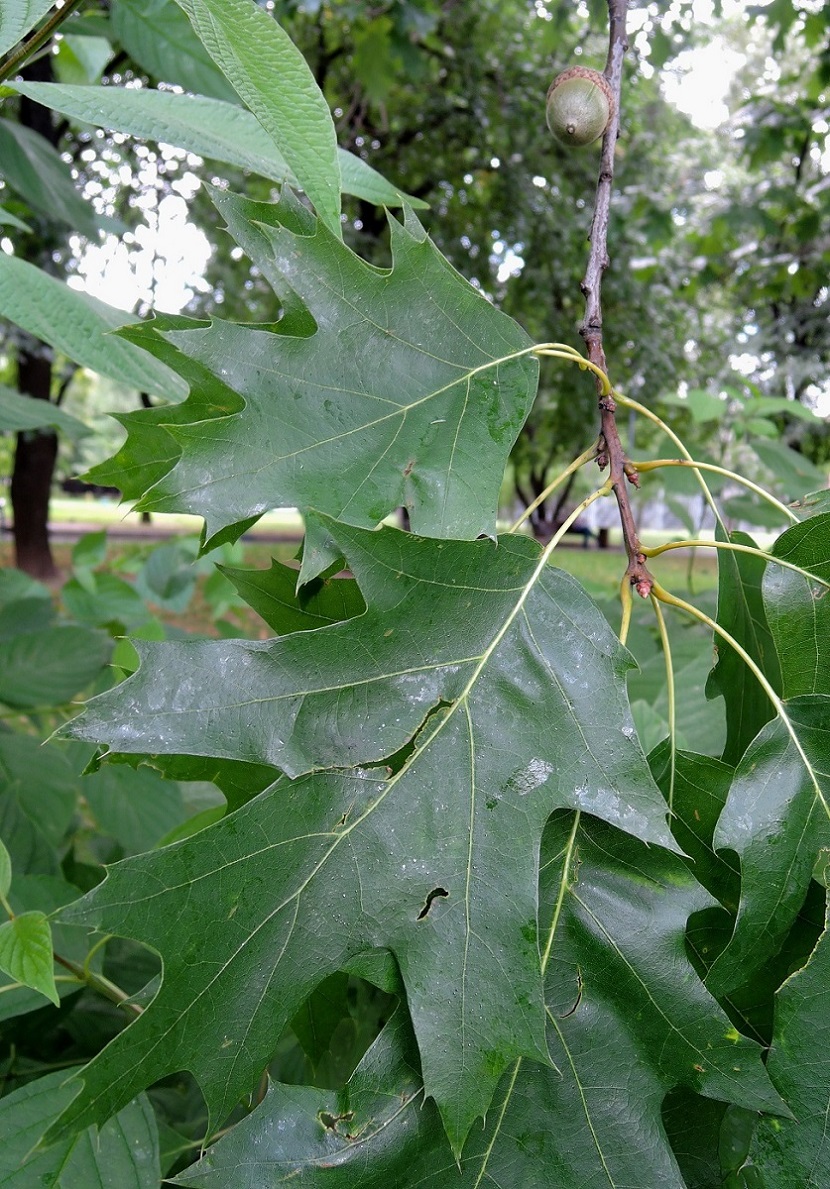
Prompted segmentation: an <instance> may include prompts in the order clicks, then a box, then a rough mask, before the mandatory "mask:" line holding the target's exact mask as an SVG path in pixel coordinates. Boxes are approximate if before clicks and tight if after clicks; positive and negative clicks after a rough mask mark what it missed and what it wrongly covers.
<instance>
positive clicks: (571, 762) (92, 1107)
mask: <svg viewBox="0 0 830 1189" xmlns="http://www.w3.org/2000/svg"><path fill="white" fill-rule="evenodd" d="M327 531H329V532H330V533H331V535H332V537H333V539H334V540H335V541H336V542H337V546H338V548H339V549H340V550H342V552H343V553H345V555H346V557H347V559H348V562H349V566H350V568H351V570H352V572H353V573H354V575H355V577H356V579H357V582H358V584H359V586H360V588H361V591H362V594H363V596H364V598H365V599H366V602H367V608H368V609H367V611H366V612H365V614H363V615H361V616H357V617H356V618H354V619H351V620H347V621H346V622H345V623H342V624H334V625H333V626H331V627H327V628H322V629H319V630H316V631H310V632H307V631H304V632H300V633H297V634H295V635H290V636H285V637H281V638H280V639H278V640H275V641H270V642H269V641H266V642H260V643H256V642H252V643H248V642H246V641H239V640H237V641H214V642H212V643H210V642H202V643H200V644H196V645H195V647H191V646H190V645H185V647H184V648H182V647H181V645H179V644H174V643H170V644H168V645H166V646H164V647H163V648H162V650H161V651H160V652H156V651H155V649H156V646H155V645H149V647H150V649H151V653H148V652H147V651H144V654H143V657H144V659H143V663H142V667H141V669H140V670H139V672H138V674H136V675H135V676H134V677H133V678H132V679H130V680H129V681H128V682H126V683H125V684H124V685H122V686H121V687H119V691H118V693H114V694H112V695H104V696H103V697H102V698H100V699H97V700H95V701H93V702H92V703H91V704H90V707H89V709H88V710H87V712H86V714H85V716H84V717H83V718H82V719H81V720H80V722H79V724H78V725H77V726H76V727H75V728H74V730H75V733H77V734H79V735H81V736H83V737H85V738H92V737H95V738H97V739H99V740H101V741H102V742H105V743H108V744H109V745H110V746H111V747H113V748H114V749H116V750H119V749H120V750H122V751H139V750H148V751H154V752H163V751H165V750H167V751H171V752H174V753H177V754H178V753H181V752H187V751H193V752H195V753H202V754H205V753H209V754H213V755H216V756H228V757H229V758H236V759H243V760H245V761H247V762H258V763H272V764H275V765H277V766H279V767H280V768H282V769H283V770H285V771H288V772H290V773H292V774H299V773H311V774H310V775H306V776H304V777H302V778H300V779H296V780H294V781H293V782H292V781H289V780H287V779H283V780H282V781H279V782H277V783H276V784H275V786H274V787H273V788H272V789H270V790H266V791H265V792H263V793H262V794H260V796H259V797H257V798H256V799H255V800H252V801H250V802H249V803H248V804H247V805H246V806H244V807H243V808H241V809H239V810H238V811H237V812H236V813H233V814H231V815H230V816H228V817H227V818H225V819H223V821H221V822H219V823H217V824H216V825H214V826H212V827H210V828H209V829H207V830H205V831H203V832H202V833H201V834H200V835H199V836H198V839H197V840H196V841H195V843H194V842H183V843H181V844H178V845H176V846H173V847H170V848H167V849H166V850H165V851H163V852H160V853H158V854H155V855H147V856H144V857H142V858H140V859H136V860H128V861H127V862H125V863H123V864H118V865H116V866H115V867H114V868H112V869H111V871H110V873H109V875H108V877H107V880H106V881H105V882H104V883H103V884H101V885H100V886H99V887H98V888H96V889H95V891H94V892H92V893H91V895H90V896H89V897H88V898H86V899H85V900H84V901H81V902H79V905H78V906H77V907H75V908H73V909H71V910H70V914H71V919H73V920H84V921H85V922H87V923H92V922H95V923H96V925H98V926H100V927H101V928H102V929H103V930H104V931H106V932H115V933H119V934H124V935H126V936H129V937H133V938H135V939H136V940H139V941H143V942H145V943H146V944H148V945H150V946H151V947H152V948H153V949H155V950H157V951H158V952H159V953H160V954H161V955H162V957H163V959H164V963H165V973H164V980H163V983H162V987H161V990H160V992H159V995H158V998H157V1000H156V1001H155V1002H154V1003H153V1004H152V1006H151V1007H150V1008H149V1009H148V1010H147V1011H146V1012H145V1013H144V1015H142V1017H141V1018H140V1019H139V1020H138V1021H137V1022H136V1023H135V1024H133V1025H132V1026H131V1027H130V1028H129V1029H128V1030H127V1031H126V1032H125V1033H123V1034H122V1035H121V1036H120V1037H119V1038H117V1040H116V1041H114V1042H113V1044H112V1045H111V1046H110V1047H109V1048H108V1049H107V1050H106V1052H105V1054H102V1055H101V1057H100V1058H98V1059H96V1061H95V1062H93V1064H92V1065H91V1066H90V1067H89V1068H88V1070H87V1071H86V1072H85V1074H84V1079H85V1082H86V1089H85V1092H84V1094H83V1095H82V1096H81V1097H80V1098H79V1100H78V1106H77V1107H74V1106H73V1108H72V1115H73V1118H76V1117H77V1119H82V1120H85V1122H84V1125H86V1123H88V1122H90V1121H92V1120H93V1118H102V1117H106V1116H107V1115H108V1114H109V1113H111V1112H112V1111H114V1110H117V1109H118V1108H119V1106H120V1105H122V1102H123V1101H128V1100H129V1098H131V1097H132V1096H133V1095H134V1094H135V1093H136V1092H137V1091H138V1090H139V1089H140V1088H141V1087H142V1086H144V1085H147V1084H149V1083H150V1082H152V1081H154V1080H155V1079H156V1078H159V1077H162V1076H164V1074H165V1073H168V1072H171V1071H173V1070H177V1069H180V1068H182V1067H186V1068H188V1069H190V1070H192V1072H193V1073H194V1074H195V1075H196V1077H197V1078H198V1079H199V1081H200V1083H201V1085H202V1088H203V1091H204V1093H205V1097H206V1099H207V1101H208V1103H209V1105H210V1108H211V1112H212V1115H213V1116H214V1118H215V1119H217V1120H218V1119H221V1118H224V1117H225V1115H226V1114H227V1112H228V1111H229V1110H230V1109H231V1108H232V1107H233V1105H234V1103H235V1102H236V1101H237V1099H238V1098H239V1097H240V1096H241V1095H242V1094H243V1093H245V1092H246V1091H247V1090H248V1089H249V1088H250V1085H251V1081H252V1079H253V1078H254V1077H255V1076H256V1072H257V1070H261V1068H262V1066H263V1065H264V1064H266V1063H267V1061H268V1059H269V1055H270V1048H271V1045H272V1044H273V1042H274V1039H275V1037H276V1036H277V1035H278V1034H279V1031H280V1027H281V1024H280V1021H283V1023H285V1022H288V1021H289V1020H290V1019H291V1018H292V1016H293V1014H294V1013H295V1012H296V1010H297V1009H298V1008H299V1006H300V1005H301V1003H302V1002H303V1000H304V999H305V997H306V996H307V995H308V994H309V993H310V991H311V990H313V988H314V986H315V985H316V984H317V983H318V982H319V981H320V980H321V979H322V978H324V977H325V976H326V975H327V974H330V973H333V972H334V971H335V970H338V969H341V968H342V967H343V963H344V962H345V961H346V960H348V959H349V958H350V957H351V956H353V955H355V954H357V953H359V952H362V951H364V950H367V949H378V948H380V949H385V950H390V951H391V952H392V953H393V954H394V955H395V957H396V959H397V961H398V964H399V966H400V968H401V972H402V975H403V979H404V983H405V985H406V992H407V1002H408V1005H409V1009H410V1012H411V1013H412V1017H413V1020H414V1023H415V1031H416V1035H417V1037H418V1044H419V1047H420V1051H421V1060H422V1064H423V1069H424V1078H425V1084H426V1089H427V1093H428V1094H429V1095H430V1096H431V1097H433V1098H435V1100H436V1101H437V1103H438V1105H439V1108H440V1112H441V1115H442V1119H443V1121H444V1125H445V1127H446V1128H447V1131H448V1133H449V1135H450V1139H451V1142H452V1145H453V1147H454V1148H455V1149H458V1148H459V1147H460V1145H461V1144H462V1142H463V1140H464V1138H465V1136H466V1135H467V1133H468V1131H469V1129H470V1127H471V1125H472V1123H473V1121H474V1120H475V1119H476V1117H477V1116H479V1115H482V1114H484V1113H485V1112H486V1111H487V1109H488V1107H489V1105H490V1101H491V1098H492V1095H493V1092H494V1089H495V1086H496V1084H497V1082H498V1080H499V1078H500V1076H501V1075H502V1073H503V1072H504V1070H505V1068H506V1067H507V1066H508V1064H509V1063H510V1062H511V1061H512V1060H514V1059H515V1058H516V1057H517V1056H529V1057H531V1058H533V1059H535V1060H537V1061H542V1062H545V1061H546V1060H547V1049H546V1042H545V1027H544V1010H543V1003H542V985H541V974H540V966H539V950H538V944H537V941H536V914H537V882H538V879H537V876H538V847H539V839H540V838H541V835H542V831H543V828H544V824H545V821H546V819H547V817H548V815H549V814H550V813H551V812H552V811H553V810H554V809H556V808H559V807H570V808H580V809H585V810H588V811H590V812H592V813H594V814H596V815H598V816H601V817H603V818H605V819H607V820H608V821H610V822H612V823H614V824H615V825H617V826H619V827H620V828H621V829H623V830H627V831H630V832H632V833H635V834H637V835H638V837H640V838H643V839H647V840H649V841H651V842H652V843H658V844H662V845H665V846H668V847H673V846H674V844H673V843H672V840H671V837H670V835H669V833H668V831H667V829H666V826H665V814H666V805H665V801H664V800H663V798H662V796H661V794H660V792H659V790H658V789H657V787H656V785H655V784H654V783H653V781H652V779H651V775H650V773H649V771H648V767H647V765H646V762H645V758H644V756H643V754H642V751H641V750H640V747H639V744H638V742H637V740H636V736H635V732H634V728H633V723H632V721H631V715H630V711H629V708H628V703H627V699H626V696H625V684H624V682H625V673H626V671H627V669H628V668H629V667H630V665H631V659H630V657H629V655H628V653H626V652H625V650H624V649H623V648H622V647H621V645H620V644H619V641H618V640H617V639H616V637H615V636H614V635H613V633H612V631H611V629H610V627H609V625H608V623H607V621H606V620H605V619H604V617H603V616H602V615H601V613H600V611H599V609H598V608H597V607H596V606H595V605H594V604H593V603H592V602H591V600H590V598H589V597H588V596H587V595H586V594H585V592H584V591H583V590H582V589H581V587H579V585H578V584H577V583H576V582H575V581H574V580H573V579H572V578H571V577H570V576H568V575H566V574H564V573H562V572H560V571H558V570H555V569H553V568H551V567H549V566H547V565H546V561H545V555H544V554H543V553H542V551H541V549H540V547H539V545H538V544H536V543H535V542H533V541H530V540H528V539H526V538H519V537H514V536H509V537H504V538H501V539H500V540H499V542H498V543H494V542H491V541H489V540H484V541H475V542H435V541H433V540H425V539H422V538H418V537H416V536H414V535H412V534H409V533H402V532H400V531H398V530H395V529H389V528H386V529H383V530H381V531H379V532H369V531H366V530H361V529H357V528H353V527H350V526H348V525H340V524H336V523H335V522H332V521H327ZM212 644H215V645H217V646H218V648H219V649H220V650H222V651H216V649H214V648H213V647H212ZM141 647H142V649H143V650H145V648H146V647H147V646H145V645H144V644H142V645H141ZM203 647H204V648H206V649H207V651H203ZM211 674H212V675H211ZM406 744H408V745H409V751H408V754H407V755H406V758H405V759H404V760H403V762H402V763H401V764H400V765H398V766H396V767H394V768H387V767H376V768H370V769H367V768H366V767H365V766H361V767H358V766H357V765H365V764H366V763H367V762H374V761H380V760H382V759H384V758H385V757H388V756H392V755H395V753H397V752H399V750H400V749H402V748H403V747H404V745H406ZM347 765H349V766H350V767H348V768H346V766H347ZM351 765H355V766H353V767H351ZM324 766H337V767H338V768H341V769H344V768H345V769H346V770H340V771H323V772H320V771H314V770H315V769H319V768H321V767H324ZM505 839H510V846H509V847H507V846H506V845H505ZM128 885H129V887H130V888H131V891H130V892H129V894H128V893H127V891H126V888H127V886H128ZM137 889H144V893H143V894H142V892H141V891H138V893H137V891H136V890H137ZM67 919H68V918H67ZM183 937H184V938H189V940H187V941H185V942H184V944H183V940H182V939H183ZM449 1038H453V1041H454V1042H455V1043H454V1044H449V1043H448V1040H449ZM125 1095H126V1097H124V1096H125Z"/></svg>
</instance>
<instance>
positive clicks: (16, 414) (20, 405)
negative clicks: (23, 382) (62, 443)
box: [0, 385, 92, 441]
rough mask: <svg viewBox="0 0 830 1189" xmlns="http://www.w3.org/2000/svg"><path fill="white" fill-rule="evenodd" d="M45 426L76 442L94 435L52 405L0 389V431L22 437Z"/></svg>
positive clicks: (84, 426)
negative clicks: (30, 430)
mask: <svg viewBox="0 0 830 1189" xmlns="http://www.w3.org/2000/svg"><path fill="white" fill-rule="evenodd" d="M45 426H49V427H50V428H52V429H58V430H60V431H61V433H63V434H66V436H67V437H68V438H70V439H72V440H73V441H78V439H80V438H83V437H86V436H87V434H90V433H92V430H91V429H89V428H88V427H87V426H86V425H84V424H83V422H82V421H79V420H78V419H77V417H71V416H70V415H69V413H66V412H64V410H63V409H59V408H58V406H57V405H53V404H52V402H51V401H47V400H35V399H34V398H33V397H31V396H23V395H22V394H21V393H19V392H15V391H14V389H12V388H6V387H4V386H2V385H0V431H5V432H6V433H19V432H20V431H21V430H26V429H42V428H44V427H45Z"/></svg>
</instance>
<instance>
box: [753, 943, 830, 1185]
mask: <svg viewBox="0 0 830 1189" xmlns="http://www.w3.org/2000/svg"><path fill="white" fill-rule="evenodd" d="M828 987H830V933H829V932H828V931H827V929H825V932H824V935H823V936H822V938H821V940H820V941H819V943H818V946H817V947H816V950H815V952H814V953H813V955H812V957H811V958H810V961H809V963H808V964H807V966H806V967H805V968H804V969H803V970H800V971H798V973H797V974H795V975H793V977H792V978H790V979H788V980H787V982H786V983H785V984H784V986H783V987H782V988H781V990H780V991H779V992H778V995H777V997H776V999H777V1002H776V1008H775V1030H774V1033H773V1038H772V1048H771V1050H770V1055H769V1060H768V1062H767V1069H768V1071H769V1075H770V1077H771V1078H772V1081H773V1083H774V1084H775V1086H776V1088H777V1089H778V1091H779V1093H780V1094H781V1095H782V1097H783V1098H784V1100H785V1101H786V1103H787V1105H788V1106H789V1107H790V1109H791V1111H792V1113H793V1115H794V1116H795V1118H794V1119H764V1118H762V1119H760V1120H759V1122H758V1126H757V1128H756V1130H755V1135H754V1138H753V1142H752V1147H751V1148H750V1153H749V1161H748V1164H749V1165H750V1166H754V1167H756V1168H758V1169H759V1170H760V1172H761V1174H762V1176H763V1184H764V1186H765V1189H789V1187H790V1186H793V1185H798V1186H799V1189H801V1187H802V1186H803V1189H822V1186H823V1185H824V1183H825V1181H826V1177H827V1117H828V1113H829V1112H830V1012H828V1010H827V996H828Z"/></svg>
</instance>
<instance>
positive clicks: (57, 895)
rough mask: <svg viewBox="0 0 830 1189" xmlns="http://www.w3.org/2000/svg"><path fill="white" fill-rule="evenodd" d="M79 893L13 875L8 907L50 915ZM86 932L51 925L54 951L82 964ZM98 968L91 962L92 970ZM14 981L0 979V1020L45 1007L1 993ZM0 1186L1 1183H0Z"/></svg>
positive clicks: (32, 998) (37, 998)
mask: <svg viewBox="0 0 830 1189" xmlns="http://www.w3.org/2000/svg"><path fill="white" fill-rule="evenodd" d="M79 895H80V892H79V890H78V889H77V888H75V887H73V886H72V885H71V884H68V883H67V882H66V881H65V880H63V879H59V878H57V877H55V876H52V875H20V874H19V873H16V874H15V877H14V884H13V886H12V894H11V897H10V900H11V905H12V908H13V910H14V911H15V912H16V913H24V912H32V911H34V912H39V913H45V914H46V915H47V916H51V915H52V914H53V913H54V912H55V910H56V909H58V908H62V907H63V906H64V905H65V904H69V903H70V902H71V901H73V900H77V898H78V896H79ZM88 936H89V935H88V932H87V930H86V929H84V928H79V927H78V926H76V925H61V924H54V923H53V925H52V941H53V948H54V949H55V951H56V952H57V953H59V954H60V955H61V956H62V957H64V958H69V959H70V960H71V961H73V962H77V963H79V964H83V962H84V960H85V958H86V956H87V954H88V952H89V944H88ZM95 965H100V961H99V962H97V963H96V962H95V960H94V959H93V967H94V966H95ZM53 970H54V973H55V974H58V975H65V974H66V970H65V969H64V968H63V967H61V966H59V965H57V964H55V965H54V967H53ZM14 981H15V980H14V979H10V978H9V979H4V978H2V977H0V1020H8V1019H12V1018H14V1017H16V1016H21V1015H25V1014H26V1012H30V1011H38V1010H40V1009H41V1008H43V1007H44V1002H43V996H42V995H41V993H40V992H39V991H32V990H29V989H28V988H27V987H15V988H14V990H3V989H2V988H3V987H4V986H9V984H11V983H14ZM79 989H80V984H79V983H75V982H63V981H62V982H60V983H58V984H57V991H58V995H59V996H60V997H61V998H64V997H65V996H67V995H73V994H77V992H78V990H79ZM0 1184H3V1182H2V1181H0Z"/></svg>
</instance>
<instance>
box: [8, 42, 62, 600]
mask: <svg viewBox="0 0 830 1189" xmlns="http://www.w3.org/2000/svg"><path fill="white" fill-rule="evenodd" d="M21 73H22V74H23V76H24V77H25V78H28V79H32V80H33V81H36V82H51V80H52V62H51V57H50V55H49V54H45V55H44V56H43V57H42V58H38V59H36V60H35V61H34V62H30V63H28V64H27V65H26V67H25V68H24V69H23V71H22V72H21ZM20 123H21V124H23V125H24V126H25V127H27V128H31V129H32V130H33V131H35V132H37V133H39V134H40V135H41V136H43V137H45V138H46V140H48V141H49V143H50V144H52V145H57V142H58V140H59V139H60V137H59V135H58V131H57V128H56V127H55V122H54V119H53V118H52V113H51V112H50V111H49V110H48V109H47V108H45V107H42V106H41V105H40V104H39V103H33V102H32V101H31V100H29V99H25V98H21V100H20ZM47 241H49V242H47ZM53 246H54V244H53V242H51V236H50V235H49V232H47V233H46V235H45V237H43V238H41V239H40V240H39V242H38V243H37V245H36V246H34V245H33V246H32V248H31V249H30V252H29V253H27V255H28V258H29V259H30V260H32V262H33V263H35V264H37V263H42V264H47V263H51V253H52V249H53ZM38 256H39V257H40V260H38V259H37V257H38ZM26 337H28V336H24V342H23V343H22V344H21V345H20V347H19V348H18V356H17V387H18V390H19V391H20V392H22V393H25V395H26V396H32V397H34V398H35V399H36V400H49V399H50V397H51V394H52V352H51V350H50V348H48V347H47V346H45V344H43V343H38V342H37V340H35V339H30V340H29V345H26V341H25V339H26ZM57 453H58V439H57V436H56V435H55V434H54V433H48V432H28V433H20V434H18V435H17V447H16V449H15V454H14V470H13V471H12V482H11V501H12V510H13V513H14V551H15V564H16V565H17V567H18V568H19V569H21V570H25V571H26V573H27V574H31V575H32V576H33V577H34V578H44V579H49V578H54V577H55V576H56V574H57V568H56V566H55V561H54V558H53V557H52V550H51V548H50V546H49V527H48V526H49V495H50V492H51V489H52V476H53V474H54V470H55V460H56V458H57Z"/></svg>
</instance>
